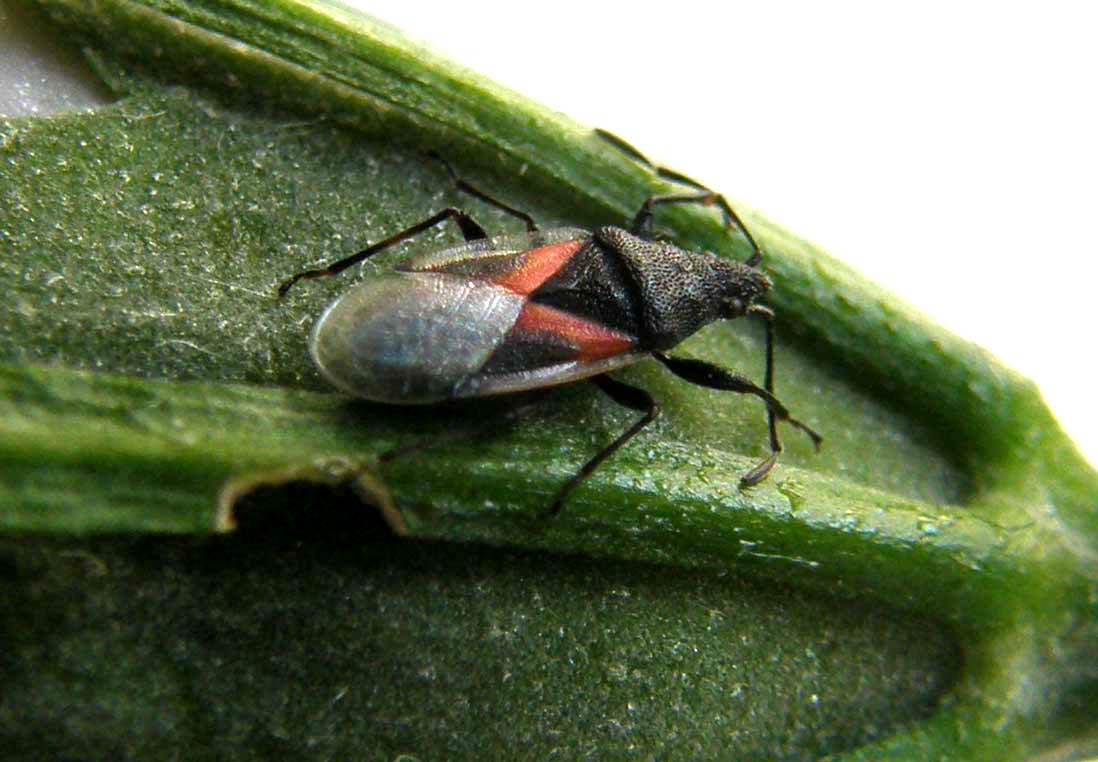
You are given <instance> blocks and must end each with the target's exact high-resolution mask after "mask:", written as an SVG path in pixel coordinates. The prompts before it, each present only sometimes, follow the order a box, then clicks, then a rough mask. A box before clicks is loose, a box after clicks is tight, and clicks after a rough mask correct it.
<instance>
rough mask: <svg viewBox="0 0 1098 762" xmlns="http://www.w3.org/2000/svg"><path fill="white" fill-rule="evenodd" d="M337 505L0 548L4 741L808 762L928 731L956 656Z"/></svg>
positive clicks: (131, 747) (840, 610)
mask: <svg viewBox="0 0 1098 762" xmlns="http://www.w3.org/2000/svg"><path fill="white" fill-rule="evenodd" d="M328 495H329V493H327V492H320V493H318V492H316V491H315V490H314V489H312V488H309V487H300V488H295V489H291V490H286V491H282V492H280V493H279V494H278V495H271V494H268V495H266V496H265V497H263V498H262V499H261V500H257V499H252V500H251V503H250V505H246V506H243V507H242V508H243V511H242V514H241V529H240V531H238V532H237V533H236V534H235V535H233V536H229V537H213V538H208V539H195V538H179V537H100V538H95V539H91V540H85V541H74V540H65V539H59V538H46V537H39V536H14V537H11V536H9V537H8V538H6V539H3V540H0V585H2V590H0V595H2V597H3V598H4V599H5V600H7V601H10V602H11V603H12V604H14V610H15V611H18V612H19V614H18V615H17V616H6V617H5V620H4V622H3V627H4V630H3V639H4V641H5V649H4V655H3V657H2V658H0V665H2V673H0V681H2V683H3V685H4V694H5V702H4V706H3V711H2V713H0V746H2V747H3V748H6V749H8V750H9V752H10V751H11V750H12V749H22V750H23V753H25V754H29V755H32V756H33V757H37V758H48V757H51V756H53V755H54V754H62V753H64V754H67V755H69V756H73V755H75V756H79V757H81V758H92V759H147V758H149V757H156V756H160V755H161V754H162V753H163V752H165V751H166V750H168V749H171V748H183V747H185V748H186V749H187V758H188V759H222V758H226V757H232V758H234V759H266V758H270V756H271V755H272V754H276V755H280V758H289V759H293V758H308V759H339V758H343V759H346V758H355V759H364V760H375V759H376V760H391V759H395V758H397V757H398V756H399V755H400V754H408V755H411V757H412V758H419V759H426V758H434V756H435V754H437V753H438V752H437V750H440V749H444V750H445V758H447V759H455V760H457V759H469V760H473V759H512V758H530V759H544V758H547V757H549V756H550V755H551V754H552V753H554V752H555V753H557V754H562V755H564V757H565V758H578V757H582V756H586V755H594V757H596V758H603V759H604V758H615V757H618V758H629V757H631V756H633V755H634V754H638V753H639V754H640V756H642V757H645V758H647V757H649V756H651V755H656V756H658V757H659V758H661V759H684V760H685V759H695V758H696V755H697V754H698V753H699V751H700V750H702V749H713V748H721V749H722V750H723V751H724V752H725V753H727V754H729V755H731V756H734V757H735V758H736V759H745V760H756V759H757V760H780V759H810V758H814V757H815V756H816V755H817V754H819V753H822V752H826V751H835V750H839V749H843V748H849V747H850V746H852V745H855V744H857V743H859V742H862V741H864V740H867V739H869V738H873V737H876V736H879V735H880V734H883V733H886V732H888V731H889V730H891V729H893V728H894V727H895V726H896V725H897V723H902V722H904V721H910V720H915V719H918V718H920V717H922V716H925V715H926V714H927V713H928V712H929V711H931V710H932V709H933V708H934V706H935V703H936V701H937V696H938V695H939V693H940V691H941V690H942V689H943V688H944V687H945V686H946V684H947V683H948V681H949V680H950V679H951V672H952V669H953V668H954V667H955V665H956V662H957V658H958V657H957V653H956V650H955V648H954V646H953V645H952V642H951V640H950V639H948V638H946V637H945V636H944V635H943V634H942V632H941V631H940V630H939V629H938V628H937V627H936V626H935V625H933V624H932V623H929V622H926V621H924V620H920V619H917V618H906V617H900V618H897V617H896V616H895V615H894V613H892V612H889V611H886V610H881V609H879V608H876V607H867V606H862V605H857V604H852V603H850V602H845V601H844V602H842V603H841V604H838V605H836V604H837V602H835V601H830V600H828V599H826V598H820V597H816V596H811V595H806V594H804V593H801V592H797V591H794V590H791V589H788V588H785V587H780V586H767V585H760V584H757V583H751V582H747V581H745V580H743V579H741V578H739V577H737V576H734V575H730V574H729V575H716V574H707V573H701V572H695V573H691V572H687V571H683V570H677V569H671V568H665V567H659V566H652V565H646V564H625V563H614V562H598V561H594V560H590V559H583V558H576V557H569V556H554V555H548V554H533V553H517V552H508V551H504V550H493V549H489V548H484V547H476V546H466V545H458V544H447V543H432V542H418V541H407V540H398V539H396V538H394V537H392V536H391V535H389V534H388V532H387V530H386V529H385V528H384V525H383V524H381V523H380V522H379V521H377V520H376V519H374V518H373V516H374V513H373V512H372V511H369V510H363V509H362V507H361V506H360V505H359V504H357V503H356V502H355V501H354V499H353V498H351V497H350V496H346V497H345V499H344V500H342V501H332V500H330V499H326V498H327V497H328ZM630 749H632V752H630V751H629V750H630ZM430 750H436V751H435V752H430ZM282 755H284V756H282ZM7 758H14V757H12V756H10V754H9V755H7ZM22 758H23V759H27V758H31V757H27V756H24V757H22Z"/></svg>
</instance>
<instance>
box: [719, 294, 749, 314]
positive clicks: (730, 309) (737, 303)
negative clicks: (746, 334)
mask: <svg viewBox="0 0 1098 762" xmlns="http://www.w3.org/2000/svg"><path fill="white" fill-rule="evenodd" d="M724 308H725V311H726V315H727V316H728V317H739V316H740V315H742V314H744V312H745V311H746V310H747V307H746V306H744V303H743V300H742V299H740V298H739V297H736V298H734V299H729V300H728V301H726V302H725V303H724Z"/></svg>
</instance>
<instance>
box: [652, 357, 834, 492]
mask: <svg viewBox="0 0 1098 762" xmlns="http://www.w3.org/2000/svg"><path fill="white" fill-rule="evenodd" d="M652 355H653V356H654V357H655V358H656V359H657V360H659V361H660V362H661V363H663V364H664V365H665V366H666V367H667V369H668V370H670V371H671V372H672V373H674V374H675V375H676V376H678V377H679V378H681V379H683V380H685V381H689V382H690V383H692V384H697V385H698V386H705V387H708V388H710V389H720V390H723V391H729V392H737V393H739V394H753V395H755V396H756V397H758V398H760V399H761V400H762V401H763V402H765V403H766V408H767V415H768V418H767V420H768V424H769V429H770V455H769V456H768V457H767V458H765V459H764V460H763V461H761V462H760V463H759V464H758V465H756V466H755V467H754V468H752V469H751V470H750V471H748V472H747V473H746V474H744V475H743V476H742V477H741V478H740V486H741V487H751V486H753V485H755V484H758V483H759V482H761V481H762V480H763V479H764V478H765V477H766V475H767V474H768V473H770V470H771V469H772V468H774V464H775V463H777V462H778V454H779V453H781V451H782V440H781V437H779V436H778V427H777V425H776V423H775V420H778V421H785V422H786V423H788V424H789V425H790V426H793V427H795V428H798V429H800V430H801V431H803V432H804V433H805V434H807V435H808V437H809V438H810V439H811V440H812V444H813V445H814V446H815V447H816V448H817V449H819V447H820V443H821V442H822V441H823V438H822V437H821V436H820V435H819V434H817V433H816V432H815V431H813V430H812V429H811V428H809V427H808V426H806V425H805V424H803V423H801V422H800V421H798V420H797V419H796V418H794V417H793V416H791V415H790V414H789V411H788V410H787V409H786V407H785V405H783V404H782V403H781V402H780V401H779V400H778V398H777V397H775V396H774V393H773V392H772V391H770V390H769V389H764V388H762V387H761V386H758V385H757V384H755V383H754V382H752V381H751V380H750V379H748V378H746V377H744V376H741V375H740V374H738V373H733V372H732V371H730V370H725V369H724V368H722V367H720V366H718V365H713V364H712V363H708V362H704V361H702V360H691V359H686V358H681V357H669V356H668V355H665V354H663V353H662V352H653V353H652ZM768 364H772V363H768ZM768 376H770V374H769V373H768ZM772 381H773V378H772V376H771V377H770V382H771V383H772Z"/></svg>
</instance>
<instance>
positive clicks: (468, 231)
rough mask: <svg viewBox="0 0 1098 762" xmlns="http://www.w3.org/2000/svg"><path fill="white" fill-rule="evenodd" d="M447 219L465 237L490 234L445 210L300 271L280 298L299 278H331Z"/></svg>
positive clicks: (281, 290) (463, 216)
mask: <svg viewBox="0 0 1098 762" xmlns="http://www.w3.org/2000/svg"><path fill="white" fill-rule="evenodd" d="M446 220H453V221H454V222H456V223H457V226H458V227H459V228H461V234H462V235H463V236H465V240H466V241H477V240H480V239H481V238H487V237H488V234H487V233H485V232H484V228H482V227H481V226H480V225H478V224H477V223H476V222H475V221H474V220H473V218H472V217H470V216H469V215H468V214H466V213H465V212H463V211H461V210H460V209H455V208H453V207H450V208H448V209H443V210H442V211H441V212H439V213H438V214H435V215H433V216H431V217H428V218H427V219H425V220H424V221H423V222H419V223H417V224H415V225H412V227H410V228H408V229H406V230H402V231H400V232H399V233H397V234H396V235H393V236H389V237H388V238H386V239H385V240H384V241H379V242H378V243H375V244H374V245H373V246H369V247H367V248H365V249H363V250H362V251H360V252H357V253H355V254H352V255H351V256H349V257H345V258H343V259H340V260H338V261H336V262H333V263H331V264H330V265H327V266H326V267H321V268H319V269H316V270H305V271H304V272H300V273H297V274H296V275H294V276H293V277H292V278H290V279H289V280H287V281H285V282H284V283H283V284H282V285H281V286H279V287H278V296H279V298H282V297H283V296H286V292H287V291H289V290H290V288H291V287H293V285H294V284H295V283H297V282H298V281H299V280H312V279H313V278H330V277H332V276H333V275H338V274H339V273H341V272H343V271H344V270H346V269H347V268H348V267H351V266H352V265H357V264H358V263H360V262H364V261H366V260H367V259H369V258H370V257H372V256H373V255H374V254H377V253H378V252H381V251H385V249H388V248H390V247H392V246H396V245H397V244H398V243H402V242H403V241H406V240H408V239H409V238H412V237H413V236H416V235H419V234H420V233H422V232H423V231H424V230H427V229H428V228H433V227H434V226H435V225H439V224H441V223H443V222H445V221H446Z"/></svg>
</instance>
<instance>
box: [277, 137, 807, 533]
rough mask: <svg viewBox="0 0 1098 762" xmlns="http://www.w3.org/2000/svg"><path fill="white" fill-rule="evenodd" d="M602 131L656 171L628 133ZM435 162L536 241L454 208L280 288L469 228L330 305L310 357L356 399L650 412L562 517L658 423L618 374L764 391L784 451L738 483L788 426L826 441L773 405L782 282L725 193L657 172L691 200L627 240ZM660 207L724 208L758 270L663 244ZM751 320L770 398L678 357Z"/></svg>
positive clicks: (643, 214)
mask: <svg viewBox="0 0 1098 762" xmlns="http://www.w3.org/2000/svg"><path fill="white" fill-rule="evenodd" d="M600 134H602V135H603V137H605V138H606V139H608V140H609V141H610V142H612V143H613V144H614V145H616V146H618V147H619V148H621V149H622V150H624V151H626V152H627V153H629V154H630V155H631V156H633V157H634V158H636V159H638V160H641V161H643V162H645V163H647V164H649V166H652V165H651V163H650V162H648V160H647V159H645V158H644V156H643V155H641V154H640V153H639V152H638V151H637V150H636V149H634V148H633V147H632V146H630V145H629V144H627V143H625V142H624V141H622V140H621V139H620V138H616V137H614V136H613V135H609V134H607V133H600ZM433 158H435V159H437V160H438V161H440V162H441V163H442V164H443V166H445V167H446V170H447V171H448V172H449V174H450V176H451V178H452V179H453V181H454V182H455V184H456V185H457V187H458V189H459V190H461V191H463V192H465V193H468V194H470V195H472V196H474V197H476V198H478V199H481V200H482V201H485V202H487V203H489V204H491V205H492V206H495V207H497V208H498V209H500V210H502V211H504V212H506V213H508V214H510V215H512V216H514V217H517V218H518V219H520V220H522V221H523V222H524V223H525V224H526V233H522V234H517V235H504V236H497V237H491V238H490V237H489V236H488V235H487V233H485V231H484V228H482V227H481V226H480V225H478V224H477V223H476V222H474V221H473V219H472V218H471V217H470V216H469V215H468V214H466V213H465V212H464V211H462V210H460V209H456V208H453V207H451V208H447V209H443V210H442V211H441V212H438V213H437V214H435V215H433V216H431V217H429V218H427V219H425V220H423V221H422V222H420V223H418V224H416V225H413V226H411V227H410V228H407V229H406V230H402V231H401V232H399V233H397V234H396V235H393V236H391V237H389V238H386V239H385V240H383V241H381V242H379V243H375V244H374V245H372V246H370V247H368V248H366V249H363V250H362V251H360V252H358V253H356V254H352V255H351V256H349V257H346V258H344V259H341V260H339V261H337V262H334V263H332V264H330V265H328V266H327V267H324V268H321V269H317V270H307V271H305V272H301V273H298V274H296V275H294V276H293V277H292V278H290V279H289V280H287V281H286V282H285V283H283V284H282V286H281V287H280V288H279V291H278V293H279V295H280V296H284V295H285V294H286V292H287V291H289V289H290V288H291V287H292V286H293V285H294V284H295V283H297V282H298V281H299V280H302V279H309V278H320V277H328V276H332V275H336V274H337V273H340V272H342V271H343V270H345V269H347V268H348V267H351V266H352V265H356V264H358V263H360V262H363V261H365V260H366V259H368V258H369V257H371V256H373V255H374V254H377V253H378V252H381V251H384V250H386V249H388V248H390V247H392V246H395V245H397V244H399V243H401V242H403V241H405V240H407V239H409V238H412V237H413V236H415V235H418V234H419V233H422V232H423V231H425V230H427V229H429V228H431V227H434V226H435V225H439V224H441V223H443V222H444V221H446V220H453V221H454V222H456V223H457V225H458V227H459V228H460V229H461V233H462V235H463V236H464V237H465V240H466V242H465V243H463V244H459V245H456V246H451V247H448V248H444V249H442V250H440V251H432V252H427V253H425V254H419V255H416V256H412V257H410V258H408V259H405V260H404V261H402V262H400V263H399V264H397V265H396V266H395V267H394V268H393V269H392V270H391V271H389V272H387V273H384V274H382V275H378V276H376V277H372V278H369V279H367V280H365V281H363V282H361V283H358V284H357V285H355V286H354V287H353V288H351V289H350V290H349V291H347V292H346V293H344V294H343V295H342V296H340V297H339V298H338V299H336V300H335V301H334V302H333V303H332V304H331V305H329V306H328V308H327V309H326V310H325V311H324V314H323V315H321V317H320V319H319V320H318V321H317V323H316V325H315V327H314V328H313V331H312V335H311V337H310V340H309V349H310V351H311V353H312V356H313V359H314V360H315V362H316V365H317V367H318V368H319V369H320V371H321V373H322V374H323V375H324V376H325V377H326V378H327V379H328V380H329V381H331V382H332V383H333V384H334V385H335V386H337V387H339V388H340V389H342V390H343V391H345V392H347V393H349V394H352V395H354V396H356V397H362V398H365V399H368V400H374V401H377V402H387V403H394V404H405V405H406V404H426V403H433V402H441V401H445V400H456V399H462V398H468V397H480V396H486V395H494V394H505V393H508V392H520V391H527V390H531V389H538V388H542V387H547V386H555V385H558V384H564V383H568V382H570V381H577V380H579V379H585V378H589V379H591V380H592V381H594V382H595V383H596V384H597V385H598V387H599V388H600V389H602V390H603V391H604V392H605V393H606V394H607V395H609V396H610V398H611V399H613V400H614V401H615V402H618V403H619V404H621V405H624V406H625V407H629V408H632V409H633V410H637V411H640V412H643V413H644V415H643V417H642V418H641V419H640V420H638V421H637V422H636V423H635V424H633V425H632V426H631V427H629V429H628V430H627V431H625V433H623V434H622V435H621V436H619V437H618V438H617V439H616V440H614V441H613V442H612V443H610V444H609V445H608V446H607V447H606V448H605V449H603V450H602V451H601V452H600V453H598V454H597V455H596V456H595V457H593V458H592V459H591V460H590V461H588V462H587V463H586V464H585V465H584V466H583V467H582V468H581V469H580V470H579V471H578V472H577V473H576V474H575V476H573V477H572V478H571V479H570V480H569V481H568V482H567V483H566V484H565V485H564V486H563V487H562V488H561V490H560V491H559V492H558V494H557V497H556V499H555V500H554V502H553V504H552V510H553V512H554V513H555V512H557V511H559V510H560V508H561V506H562V505H563V503H564V500H565V498H566V497H567V496H568V494H569V493H570V492H571V491H572V490H573V489H574V488H575V487H576V486H577V485H578V484H579V483H580V482H581V481H583V479H585V478H586V477H587V476H589V475H590V474H591V473H592V472H594V470H595V469H596V468H598V467H599V465H600V464H602V462H603V461H604V460H606V459H607V458H608V457H609V456H610V455H612V454H613V453H614V452H615V451H616V450H617V449H618V448H620V447H621V446H622V445H624V444H625V443H626V442H628V441H629V440H630V439H631V438H632V437H633V436H635V435H636V434H637V433H638V432H639V431H640V430H641V429H643V428H644V427H645V426H646V425H648V424H649V423H651V422H652V420H653V419H654V418H655V417H656V415H657V412H658V410H659V408H658V406H657V404H656V402H655V400H653V399H652V397H651V395H649V394H648V392H646V391H644V390H643V389H639V388H637V387H634V386H630V385H628V384H625V383H623V382H621V381H617V380H615V379H613V378H611V377H610V376H608V375H606V374H607V373H608V372H609V371H612V370H616V369H618V368H621V367H623V366H625V365H629V364H631V363H634V362H637V361H638V360H641V359H642V358H645V357H649V356H651V357H654V358H656V359H657V360H658V361H660V362H661V363H663V365H664V366H665V367H667V369H668V370H670V371H671V372H672V373H674V374H675V375H677V376H679V377H680V378H683V379H685V380H687V381H689V382H691V383H694V384H698V385H700V386H706V387H710V388H713V389H723V390H727V391H733V392H739V393H741V394H753V395H755V396H757V397H759V398H760V399H762V400H763V402H764V403H765V404H766V409H767V421H768V425H769V432H770V450H771V453H770V455H769V456H768V457H767V458H765V459H764V460H763V461H762V462H760V463H759V464H758V465H756V466H755V467H754V468H752V469H751V470H750V471H748V472H747V473H746V474H744V475H743V477H742V479H741V480H740V483H741V486H744V487H747V486H751V485H754V484H757V483H758V482H760V481H762V479H763V478H765V477H766V475H767V474H768V473H769V472H770V470H771V469H772V468H773V467H774V464H775V463H776V462H777V459H778V453H780V452H781V449H782V445H781V439H780V438H779V436H778V429H777V425H776V421H777V420H781V421H785V422H786V423H789V424H791V425H792V426H795V427H797V428H799V429H801V430H802V431H804V432H805V433H806V434H807V435H808V436H809V437H811V439H812V442H813V444H815V445H816V447H817V448H818V447H819V444H820V441H821V438H820V436H819V435H818V434H817V433H816V432H815V431H813V430H812V429H810V428H809V427H808V426H806V425H805V424H803V423H801V422H800V421H798V420H796V419H795V418H793V417H791V416H790V415H789V412H788V411H787V410H786V408H785V406H784V405H782V403H781V402H779V401H778V399H777V398H776V397H775V396H774V333H773V327H772V318H773V316H774V313H773V312H772V311H771V310H770V309H769V308H767V307H765V306H763V305H761V304H759V303H758V299H759V298H760V297H762V296H763V295H764V294H765V293H766V292H767V291H768V290H769V289H770V288H771V282H770V279H769V278H767V277H766V275H764V274H763V273H762V272H760V271H759V270H758V269H757V265H758V264H759V262H760V260H761V259H762V251H761V250H760V249H759V247H758V245H757V244H756V243H755V240H754V238H752V236H751V234H750V233H749V232H748V231H747V228H746V227H745V226H744V224H743V222H741V221H740V218H739V217H738V216H737V215H736V213H735V212H734V211H733V209H732V207H731V205H729V204H728V202H727V201H726V200H725V199H724V197H723V196H721V195H720V194H718V193H714V192H713V191H711V190H709V189H708V188H705V187H704V186H702V185H700V184H698V183H696V182H694V181H693V180H690V179H689V178H687V177H684V176H682V175H679V174H678V173H675V172H673V171H670V170H665V169H662V168H658V167H653V168H654V169H655V170H656V171H657V172H658V173H659V174H660V175H662V176H664V177H667V178H669V179H672V180H675V181H678V182H682V183H686V184H688V185H691V186H693V188H694V190H693V191H691V192H688V193H674V194H667V195H659V196H652V197H650V198H649V199H648V200H646V201H645V202H644V203H643V204H642V205H641V207H640V209H639V210H638V211H637V213H636V215H635V217H634V218H633V223H632V226H631V227H630V229H629V230H625V229H623V228H619V227H614V226H605V227H600V228H596V229H595V230H591V231H589V230H582V229H579V228H553V229H549V230H540V229H539V228H538V227H537V225H536V224H535V223H534V220H533V219H532V218H531V217H530V216H529V215H528V214H526V213H524V212H521V211H519V210H517V209H514V208H513V207H510V206H508V205H507V204H504V203H503V202H501V201H498V200H496V199H494V198H492V197H491V196H489V195H488V194H486V193H484V192H483V191H480V190H478V189H477V188H475V187H474V186H472V185H470V184H469V183H467V182H465V181H464V180H462V179H461V178H460V177H458V176H457V174H456V173H455V172H454V170H453V169H452V168H451V167H450V165H449V164H447V163H446V162H445V161H443V160H442V159H441V158H440V157H438V156H433ZM663 204H703V205H711V206H716V207H718V208H719V209H720V210H721V212H722V214H723V215H724V219H725V224H726V226H727V227H729V228H731V227H733V226H735V227H736V228H738V229H739V231H740V233H741V234H742V235H743V236H744V238H746V239H747V241H748V242H749V243H750V244H751V246H752V248H753V249H754V253H753V254H752V256H751V257H750V258H749V259H748V260H747V262H744V263H740V262H732V261H728V260H726V259H722V258H720V257H718V256H716V255H715V254H712V253H710V252H700V253H699V252H692V251H686V250H684V249H680V248H678V247H676V246H673V245H672V244H669V243H665V242H662V241H656V240H654V239H653V235H652V214H653V208H654V207H656V206H659V205H663ZM744 315H755V316H758V317H760V318H762V319H763V320H764V322H765V325H766V377H765V381H764V385H763V386H762V387H760V386H758V385H756V384H755V383H753V382H751V381H750V380H749V379H747V378H745V377H744V376H741V375H739V374H737V373H733V372H731V371H728V370H725V369H723V368H720V367H718V366H716V365H713V364H711V363H708V362H703V361H701V360H693V359H685V358H677V357H670V356H669V355H667V354H665V351H666V350H668V349H671V348H672V347H674V346H675V345H676V344H678V343H679V342H681V341H683V340H684V339H686V338H687V337H688V336H690V335H691V334H693V333H694V332H695V331H697V330H698V329H700V328H702V327H703V326H705V325H707V324H708V323H711V322H713V321H714V320H718V319H725V320H731V319H733V318H738V317H742V316H744ZM413 449H414V448H413ZM394 452H395V451H394ZM382 458H383V459H384V458H385V456H382Z"/></svg>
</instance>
